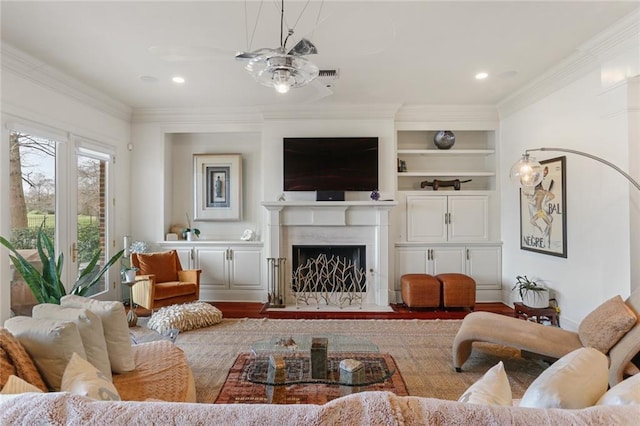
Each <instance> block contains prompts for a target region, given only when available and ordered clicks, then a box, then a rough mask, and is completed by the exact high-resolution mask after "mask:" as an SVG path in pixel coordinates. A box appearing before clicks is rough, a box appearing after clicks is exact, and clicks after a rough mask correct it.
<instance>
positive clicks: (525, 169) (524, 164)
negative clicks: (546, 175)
mask: <svg viewBox="0 0 640 426" xmlns="http://www.w3.org/2000/svg"><path fill="white" fill-rule="evenodd" d="M542 178H543V174H542V166H541V165H540V163H538V162H537V161H536V159H535V158H533V157H530V156H529V154H523V155H522V158H521V159H520V160H518V162H516V163H515V164H514V165H513V166H512V167H511V171H510V172H509V179H511V182H513V183H515V184H516V185H518V186H520V187H527V186H536V185H537V184H539V183H540V182H542Z"/></svg>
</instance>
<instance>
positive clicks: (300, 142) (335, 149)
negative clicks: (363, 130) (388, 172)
mask: <svg viewBox="0 0 640 426" xmlns="http://www.w3.org/2000/svg"><path fill="white" fill-rule="evenodd" d="M283 145H284V170H283V172H284V173H283V174H284V185H283V186H284V188H283V189H284V190H285V191H373V190H374V189H377V188H378V138H377V137H362V138H284V140H283Z"/></svg>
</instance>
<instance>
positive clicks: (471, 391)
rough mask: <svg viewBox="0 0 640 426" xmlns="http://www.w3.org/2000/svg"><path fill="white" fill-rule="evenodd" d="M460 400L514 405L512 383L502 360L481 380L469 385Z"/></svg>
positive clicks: (474, 402) (471, 402)
mask: <svg viewBox="0 0 640 426" xmlns="http://www.w3.org/2000/svg"><path fill="white" fill-rule="evenodd" d="M458 402H467V403H470V404H484V405H505V406H510V405H512V396H511V385H509V379H508V378H507V373H505V371H504V365H503V364H502V361H500V362H499V363H497V364H496V365H494V366H493V367H491V369H489V370H488V371H487V372H486V373H485V374H484V376H482V378H481V379H480V380H478V381H477V382H475V383H474V384H472V385H471V386H469V388H468V389H467V390H466V391H465V392H464V393H463V394H462V396H461V397H460V398H459V399H458Z"/></svg>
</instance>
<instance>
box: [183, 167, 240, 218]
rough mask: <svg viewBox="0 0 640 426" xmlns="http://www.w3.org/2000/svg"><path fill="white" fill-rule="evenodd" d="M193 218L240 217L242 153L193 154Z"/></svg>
mask: <svg viewBox="0 0 640 426" xmlns="http://www.w3.org/2000/svg"><path fill="white" fill-rule="evenodd" d="M193 179H194V189H195V193H194V212H193V216H194V220H240V219H242V156H241V155H240V154H194V155H193Z"/></svg>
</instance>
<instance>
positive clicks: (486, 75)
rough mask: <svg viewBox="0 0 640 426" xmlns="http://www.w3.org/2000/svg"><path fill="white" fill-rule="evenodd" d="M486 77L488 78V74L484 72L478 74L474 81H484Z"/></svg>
mask: <svg viewBox="0 0 640 426" xmlns="http://www.w3.org/2000/svg"><path fill="white" fill-rule="evenodd" d="M487 77H489V74H487V73H486V72H479V73H478V74H476V80H484V79H485V78H487Z"/></svg>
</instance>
